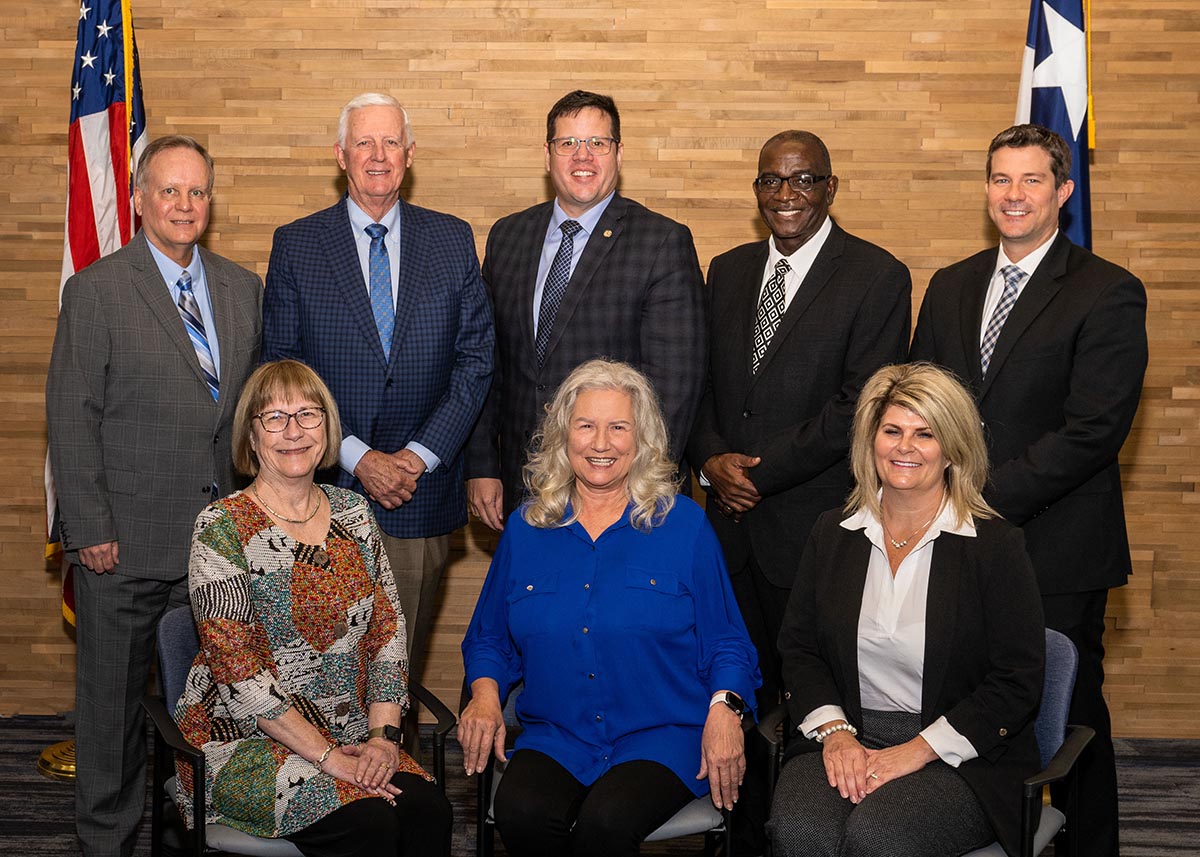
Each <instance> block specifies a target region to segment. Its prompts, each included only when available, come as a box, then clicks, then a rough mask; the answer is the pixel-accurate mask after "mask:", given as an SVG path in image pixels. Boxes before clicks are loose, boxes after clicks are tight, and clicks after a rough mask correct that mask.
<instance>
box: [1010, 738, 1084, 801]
mask: <svg viewBox="0 0 1200 857" xmlns="http://www.w3.org/2000/svg"><path fill="white" fill-rule="evenodd" d="M1095 735H1096V730H1095V729H1092V728H1091V727H1090V726H1068V727H1067V737H1066V740H1064V741H1063V742H1062V746H1061V747H1059V748H1058V752H1057V753H1055V754H1054V758H1053V759H1051V760H1050V764H1049V765H1047V766H1046V768H1045V770H1043V771H1041V772H1039V773H1037V774H1034V775H1033V776H1032V777H1030V778H1029V779H1027V780H1025V793H1026V794H1029V793H1030V792H1032V791H1037V792H1038V793H1039V794H1040V793H1041V789H1042V786H1045V785H1049V784H1050V783H1056V782H1058V781H1059V780H1063V779H1066V777H1067V775H1068V774H1070V773H1071V769H1072V768H1073V767H1074V766H1075V762H1076V760H1078V759H1079V754H1080V753H1082V752H1083V749H1084V747H1086V746H1087V745H1088V742H1089V741H1091V740H1092V738H1094V737H1095Z"/></svg>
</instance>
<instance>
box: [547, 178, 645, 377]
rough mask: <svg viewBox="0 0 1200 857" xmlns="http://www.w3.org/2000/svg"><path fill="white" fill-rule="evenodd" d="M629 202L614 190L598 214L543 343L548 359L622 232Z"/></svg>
mask: <svg viewBox="0 0 1200 857" xmlns="http://www.w3.org/2000/svg"><path fill="white" fill-rule="evenodd" d="M628 206H629V202H628V201H627V200H626V199H625V198H624V197H622V196H621V195H620V194H615V195H614V196H613V198H612V202H610V203H609V204H608V207H607V208H606V209H604V214H602V215H600V220H599V221H598V222H597V223H596V229H595V231H593V232H592V234H591V236H590V237H589V238H588V242H587V246H586V247H585V248H584V249H583V255H582V256H580V257H579V263H578V264H577V265H576V266H575V270H574V272H573V273H572V274H571V280H570V282H568V283H567V294H566V295H565V296H564V297H563V301H562V304H561V305H560V306H559V308H558V314H557V315H556V316H555V318H554V330H552V331H550V341H549V343H547V345H546V358H547V360H549V356H550V354H551V353H553V351H554V349H555V348H557V347H558V343H559V342H560V341H561V340H562V338H563V331H565V330H566V329H567V326H568V325H569V324H570V322H571V316H572V315H574V313H575V310H576V308H578V306H579V304H580V302H581V301H582V300H583V296H584V294H585V293H586V292H587V290H588V286H589V285H590V284H591V282H592V277H593V276H594V275H595V273H596V271H597V270H599V269H600V265H601V264H603V262H604V259H605V257H607V256H608V253H609V251H610V250H612V248H613V245H614V244H616V242H617V241H618V240H619V239H620V237H621V232H622V231H623V230H624V218H625V209H626V208H628Z"/></svg>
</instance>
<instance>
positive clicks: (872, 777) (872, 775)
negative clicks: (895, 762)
mask: <svg viewBox="0 0 1200 857" xmlns="http://www.w3.org/2000/svg"><path fill="white" fill-rule="evenodd" d="M867 776H868V777H870V778H871V779H873V780H877V779H879V774H877V773H875V772H874V771H871V773H869V774H867Z"/></svg>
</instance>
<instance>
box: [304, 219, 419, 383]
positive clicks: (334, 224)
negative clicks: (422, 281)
mask: <svg viewBox="0 0 1200 857" xmlns="http://www.w3.org/2000/svg"><path fill="white" fill-rule="evenodd" d="M346 200H347V197H342V201H341V203H339V204H338V205H335V206H334V207H332V208H327V209H325V212H324V214H325V228H324V230H323V234H322V245H323V246H322V250H323V251H324V255H325V258H326V259H328V260H329V266H330V267H331V268H333V280H334V282H335V283H338V284H340V287H341V292H342V300H344V301H345V302H346V306H347V307H349V308H350V314H351V315H352V316H354V320H355V321H356V322H358V327H359V330H360V331H361V332H362V335H363V338H364V339H365V340H366V341H367V344H368V347H369V348H370V349H371V353H372V354H374V355H375V357H376V358H377V359H378V360H379V362H380V363H381V364H382V365H385V366H386V365H387V359H386V358H385V356H384V353H383V345H382V343H380V341H379V329H378V328H376V327H375V313H374V312H372V310H371V295H370V292H369V291H368V290H367V284H366V282H364V281H363V273H362V265H361V264H360V262H359V260H358V248H357V246H356V245H355V243H354V232H353V230H352V227H351V226H350V215H349V213H348V212H347V211H346ZM406 226H407V224H403V223H402V224H401V227H400V228H401V230H403V229H405V228H406ZM400 243H401V248H400V254H401V256H402V257H403V255H404V250H405V248H406V247H409V246H411V242H409V241H407V240H406V239H405V236H404V235H403V234H401V236H400ZM400 279H401V281H402V282H403V279H404V259H403V258H401V260H400ZM399 318H400V314H399V312H397V313H396V319H397V323H399ZM396 339H397V337H396V336H395V334H393V335H392V342H393V344H394V343H395V342H396Z"/></svg>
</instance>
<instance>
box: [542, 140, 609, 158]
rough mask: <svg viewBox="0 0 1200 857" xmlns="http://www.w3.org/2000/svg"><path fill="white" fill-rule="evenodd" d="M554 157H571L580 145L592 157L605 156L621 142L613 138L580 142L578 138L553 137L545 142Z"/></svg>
mask: <svg viewBox="0 0 1200 857" xmlns="http://www.w3.org/2000/svg"><path fill="white" fill-rule="evenodd" d="M546 142H547V143H548V144H549V146H550V148H551V149H552V150H553V151H554V154H556V155H563V156H566V155H573V154H575V153H576V152H578V151H579V147H580V145H583V146H586V147H587V150H588V151H589V152H591V153H592V154H593V155H607V154H609V153H610V152H612V150H613V149H615V148H616V147H617V143H619V142H621V141H620V140H617V139H615V138H613V137H588V138H587V139H586V140H580V139H579V138H578V137H555V138H554V139H553V140H547V141H546Z"/></svg>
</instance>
